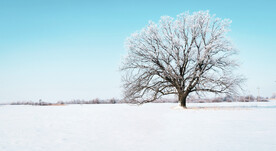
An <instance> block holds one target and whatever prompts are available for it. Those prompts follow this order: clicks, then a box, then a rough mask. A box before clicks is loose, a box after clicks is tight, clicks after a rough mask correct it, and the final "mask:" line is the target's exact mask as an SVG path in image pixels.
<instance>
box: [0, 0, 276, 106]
mask: <svg viewBox="0 0 276 151" xmlns="http://www.w3.org/2000/svg"><path fill="white" fill-rule="evenodd" d="M275 6H276V1H273V0H258V1H254V0H247V1H241V0H232V1H230V0H229V1H221V0H216V1H214V0H213V1H212V0H210V1H205V0H197V1H185V0H171V1H163V0H158V1H157V0H156V1H147V0H139V1H122V0H119V1H106V0H103V1H84V0H26V1H20V0H1V1H0V18H1V21H0V23H1V24H0V103H5V102H12V101H28V100H32V101H38V100H39V99H42V100H44V101H49V102H56V101H59V100H63V101H70V100H72V99H85V100H89V99H93V98H101V99H108V98H118V99H120V98H121V97H122V89H121V88H120V86H121V77H120V72H119V66H120V62H121V58H122V56H124V55H125V54H126V50H125V48H124V41H125V39H126V38H127V37H128V36H130V34H131V33H133V32H135V31H138V30H140V29H141V28H143V27H145V26H146V25H147V23H148V21H149V20H152V21H154V22H157V21H158V20H159V18H160V17H161V16H164V15H169V16H171V17H176V15H178V14H180V13H182V12H185V11H190V12H194V11H199V10H209V11H210V13H211V14H216V16H217V17H220V18H229V19H231V20H232V24H231V31H230V32H229V34H228V36H229V37H230V38H231V40H232V41H233V44H234V45H235V47H236V48H237V49H238V50H239V52H240V53H239V55H238V56H237V58H238V60H239V62H240V63H241V66H240V69H239V70H238V71H235V72H238V73H241V74H243V75H244V76H245V77H246V78H247V82H246V83H245V84H244V89H245V90H246V93H250V94H253V95H254V96H256V95H257V87H260V94H261V95H262V96H266V97H270V96H271V95H272V93H274V92H276V67H275V66H276V38H275V35H276V30H275V25H276V10H275V8H274V7H275Z"/></svg>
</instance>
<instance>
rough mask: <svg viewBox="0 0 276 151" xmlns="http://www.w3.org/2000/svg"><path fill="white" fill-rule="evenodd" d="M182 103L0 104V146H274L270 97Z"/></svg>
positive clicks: (164, 149)
mask: <svg viewBox="0 0 276 151" xmlns="http://www.w3.org/2000/svg"><path fill="white" fill-rule="evenodd" d="M188 106H189V109H187V110H184V109H180V108H179V107H177V104H145V105H142V106H136V105H127V104H115V105H111V104H110V105H108V104H102V105H67V106H10V105H7V106H0V121H1V123H0V150H1V151H18V150H20V151H91V150H95V151H130V150H131V151H155V150H156V151H183V150H197V151H198V150H199V151H200V150H202V151H203V150H204V151H216V150H218V151H219V150H223V151H235V150H250V151H259V150H268V151H271V150H276V118H275V115H276V102H264V103H260V102H251V103H202V104H196V103H194V104H193V103H189V104H188ZM218 106H219V108H218Z"/></svg>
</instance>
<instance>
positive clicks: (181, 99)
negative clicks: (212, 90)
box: [178, 94, 187, 108]
mask: <svg viewBox="0 0 276 151" xmlns="http://www.w3.org/2000/svg"><path fill="white" fill-rule="evenodd" d="M178 96H179V98H178V99H179V102H180V105H181V106H182V107H183V108H187V107H186V99H187V95H185V94H179V95H178Z"/></svg>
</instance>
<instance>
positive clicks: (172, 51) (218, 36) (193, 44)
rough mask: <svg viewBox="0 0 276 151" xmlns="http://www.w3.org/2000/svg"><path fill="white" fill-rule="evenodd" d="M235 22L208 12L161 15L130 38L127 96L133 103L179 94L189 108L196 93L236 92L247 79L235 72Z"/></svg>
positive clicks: (126, 63) (125, 68)
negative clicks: (189, 98)
mask: <svg viewBox="0 0 276 151" xmlns="http://www.w3.org/2000/svg"><path fill="white" fill-rule="evenodd" d="M230 23H231V20H229V19H220V18H215V16H214V15H210V14H209V12H208V11H199V12H195V13H193V14H189V13H188V12H186V13H183V14H180V15H178V16H177V18H176V19H174V18H172V17H169V16H163V17H161V19H160V21H159V23H154V22H151V21H150V22H149V24H148V25H147V26H146V27H145V28H144V29H142V30H140V31H138V32H136V33H133V34H132V35H131V36H130V37H129V38H127V40H126V48H127V50H128V54H127V56H126V57H125V59H124V61H123V65H122V67H121V70H122V71H123V72H124V75H123V82H124V89H125V92H124V94H125V99H126V100H128V101H130V102H135V103H146V102H151V101H154V100H156V99H158V98H160V97H162V96H164V95H170V94H176V95H178V99H179V102H180V103H181V106H183V107H186V98H187V96H188V95H189V94H190V93H192V92H195V93H197V94H201V93H204V92H213V93H231V92H235V90H236V89H237V87H239V85H240V83H241V82H242V80H243V79H241V78H239V77H238V76H235V75H233V73H232V71H233V69H234V68H235V67H237V63H235V60H233V57H232V56H233V55H234V54H235V53H236V50H235V49H234V48H233V47H232V45H231V42H230V41H229V40H228V39H227V37H226V33H227V32H228V31H229V25H230Z"/></svg>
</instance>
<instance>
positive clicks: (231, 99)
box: [10, 95, 273, 106]
mask: <svg viewBox="0 0 276 151" xmlns="http://www.w3.org/2000/svg"><path fill="white" fill-rule="evenodd" d="M271 99H273V97H271ZM267 101H268V98H267V97H266V98H265V97H254V96H253V95H246V96H224V97H214V98H210V99H206V98H199V97H193V96H191V97H189V98H187V102H189V103H214V102H267ZM123 103H129V102H126V101H124V100H119V99H115V98H112V99H105V100H104V99H98V98H96V99H92V100H88V101H87V100H80V99H76V100H72V101H58V102H56V103H50V102H44V101H42V100H39V101H38V102H33V101H18V102H12V103H10V105H37V106H51V105H66V104H123ZM152 103H178V99H169V98H161V99H158V100H155V101H153V102H152Z"/></svg>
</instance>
